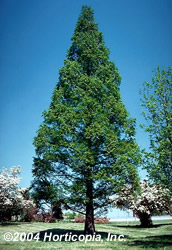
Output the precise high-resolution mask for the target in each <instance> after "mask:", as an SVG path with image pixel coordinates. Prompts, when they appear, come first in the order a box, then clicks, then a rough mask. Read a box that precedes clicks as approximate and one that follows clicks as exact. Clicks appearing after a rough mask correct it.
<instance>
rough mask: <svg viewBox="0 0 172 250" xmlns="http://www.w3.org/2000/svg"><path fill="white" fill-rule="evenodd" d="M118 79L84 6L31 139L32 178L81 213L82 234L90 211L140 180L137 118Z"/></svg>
mask: <svg viewBox="0 0 172 250" xmlns="http://www.w3.org/2000/svg"><path fill="white" fill-rule="evenodd" d="M120 81H121V77H120V74H119V72H118V69H117V68H116V66H115V64H114V63H113V62H111V61H110V60H109V50H108V49H107V48H106V47H105V44H104V40H103V35H102V33H101V32H99V31H98V26H97V24H96V23H94V16H93V11H92V9H91V8H90V7H88V6H83V7H82V12H81V15H80V17H79V19H78V22H77V24H76V28H75V32H74V35H73V37H72V45H71V47H70V49H69V50H68V53H67V59H66V60H65V61H64V66H63V67H62V68H61V69H60V71H59V81H58V83H57V85H56V87H55V89H54V92H53V96H52V101H51V104H50V106H49V109H48V111H44V112H43V115H44V121H43V123H42V125H41V126H40V128H39V130H38V133H37V136H36V137H35V139H34V145H35V148H36V155H37V156H36V157H35V158H34V168H33V175H34V177H35V178H39V179H41V178H43V179H44V178H45V179H48V180H49V181H50V183H51V182H52V183H53V184H56V185H58V187H59V188H61V190H63V199H64V201H65V202H66V203H67V204H68V205H69V204H70V206H71V207H73V208H74V209H75V208H76V210H79V209H80V210H81V211H84V212H85V214H86V222H85V233H86V234H93V233H94V232H95V227H94V211H98V209H106V208H107V206H108V205H109V203H108V200H109V197H110V196H111V195H113V194H114V193H115V192H118V190H119V189H120V187H121V186H122V185H123V184H125V183H128V184H131V185H133V187H135V185H136V183H137V180H138V175H137V170H136V166H137V165H138V163H139V157H140V153H139V149H138V145H137V143H136V142H135V128H134V126H135V120H134V119H129V117H128V112H127V111H126V109H125V106H124V104H123V103H122V100H121V97H120V92H119V85H120Z"/></svg>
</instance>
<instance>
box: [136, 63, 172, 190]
mask: <svg viewBox="0 0 172 250" xmlns="http://www.w3.org/2000/svg"><path fill="white" fill-rule="evenodd" d="M141 94H142V99H141V101H142V104H141V105H142V106H143V107H144V110H143V116H144V118H145V120H146V121H147V123H146V124H145V125H142V127H143V128H144V129H145V131H146V132H147V133H148V134H149V138H150V152H145V160H144V167H145V168H146V169H147V171H148V173H149V177H150V178H151V179H152V180H153V181H154V182H155V183H156V184H161V185H164V186H166V187H167V188H169V189H170V191H171V193H172V181H171V180H172V68H170V67H168V68H167V69H165V68H160V66H158V67H157V69H155V70H154V77H153V78H152V82H145V83H144V84H143V88H142V90H141Z"/></svg>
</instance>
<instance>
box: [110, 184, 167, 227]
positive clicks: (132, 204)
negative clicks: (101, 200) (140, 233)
mask: <svg viewBox="0 0 172 250" xmlns="http://www.w3.org/2000/svg"><path fill="white" fill-rule="evenodd" d="M113 203H114V205H115V206H116V207H118V208H120V209H130V210H132V211H133V212H134V213H135V215H136V216H137V217H138V218H139V219H140V222H141V226H142V227H149V226H151V225H152V219H151V216H152V215H153V214H154V213H162V212H163V213H166V214H171V205H172V199H171V196H170V192H169V189H167V188H163V187H162V186H161V185H155V184H149V183H148V181H147V180H144V181H141V182H140V191H139V192H135V193H133V192H132V187H131V186H130V185H128V184H127V185H124V187H123V188H122V190H121V192H120V193H119V195H118V196H117V197H115V198H114V199H113Z"/></svg>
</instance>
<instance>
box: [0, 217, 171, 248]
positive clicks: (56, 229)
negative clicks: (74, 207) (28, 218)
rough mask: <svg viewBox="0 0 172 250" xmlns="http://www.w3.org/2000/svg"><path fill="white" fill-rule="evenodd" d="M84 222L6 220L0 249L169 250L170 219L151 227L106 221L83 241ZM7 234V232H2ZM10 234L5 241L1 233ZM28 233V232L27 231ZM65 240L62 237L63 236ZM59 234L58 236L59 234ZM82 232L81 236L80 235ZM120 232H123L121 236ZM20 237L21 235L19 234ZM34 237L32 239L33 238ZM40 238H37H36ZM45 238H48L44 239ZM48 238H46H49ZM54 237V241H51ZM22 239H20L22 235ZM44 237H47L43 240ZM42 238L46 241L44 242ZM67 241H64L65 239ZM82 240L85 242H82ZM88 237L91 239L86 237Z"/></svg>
mask: <svg viewBox="0 0 172 250" xmlns="http://www.w3.org/2000/svg"><path fill="white" fill-rule="evenodd" d="M83 228H84V224H80V223H74V222H57V223H41V222H32V223H25V222H19V223H15V222H13V223H7V224H4V225H1V226H0V250H1V249H4V250H8V249H11V250H18V249H72V250H75V249H97V250H98V249H133V250H134V249H163V250H171V249H172V220H171V221H159V222H158V221H157V222H154V225H153V227H152V228H140V227H139V223H137V222H130V223H128V225H127V223H124V222H123V223H122V222H121V223H119V222H113V223H109V224H96V231H97V234H98V235H99V236H97V238H95V239H97V241H96V240H95V239H94V240H93V241H87V242H85V239H84V237H85V236H83V231H82V230H83ZM5 233H6V234H5ZM8 233H11V235H12V236H13V241H5V240H4V235H6V237H10V235H9V234H8ZM22 233H23V237H28V238H27V239H28V240H24V241H21V240H20V235H21V234H22ZM28 233H31V234H28ZM67 233H68V236H66V239H65V235H67ZM62 234H63V235H64V236H61V239H60V235H62ZM112 234H113V235H116V240H115V236H113V237H114V239H112V240H107V239H108V238H107V237H108V235H112ZM73 235H75V238H73V239H74V240H75V239H77V237H80V240H76V241H75V242H74V241H70V238H69V236H70V237H71V236H73ZM80 235H81V236H80ZM119 235H123V236H124V237H123V236H121V237H120V239H121V241H120V240H119V238H118V237H119ZM21 237H22V235H21ZM33 237H35V238H36V239H35V240H32V238H33ZM38 237H39V240H37V238H38ZM46 237H47V238H46ZM48 237H49V238H48ZM53 237H54V240H56V241H53ZM21 239H22V238H21ZM46 239H47V240H46ZM44 240H45V241H44ZM65 240H66V241H65ZM82 240H84V241H82ZM88 240H90V239H88Z"/></svg>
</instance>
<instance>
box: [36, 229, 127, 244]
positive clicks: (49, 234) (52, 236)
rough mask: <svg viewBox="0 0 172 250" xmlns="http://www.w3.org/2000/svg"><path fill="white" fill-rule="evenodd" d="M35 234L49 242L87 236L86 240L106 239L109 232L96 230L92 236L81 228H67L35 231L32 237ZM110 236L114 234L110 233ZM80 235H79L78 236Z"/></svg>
mask: <svg viewBox="0 0 172 250" xmlns="http://www.w3.org/2000/svg"><path fill="white" fill-rule="evenodd" d="M36 235H39V240H40V241H44V242H47V241H48V242H50V241H67V242H75V241H81V242H82V241H83V242H84V241H85V240H84V239H85V237H88V238H87V239H88V241H91V240H93V241H96V239H97V241H99V239H103V240H106V239H107V238H108V235H109V233H106V232H98V231H97V232H96V234H95V235H93V236H88V235H87V236H86V235H84V231H82V230H69V229H61V228H58V229H48V230H44V231H40V232H37V233H35V234H34V235H33V237H36ZM111 235H112V236H113V235H114V234H111ZM79 236H80V237H79ZM119 236H120V235H118V234H115V237H117V238H118V237H119ZM72 237H73V238H72ZM124 237H125V238H128V236H124Z"/></svg>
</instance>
